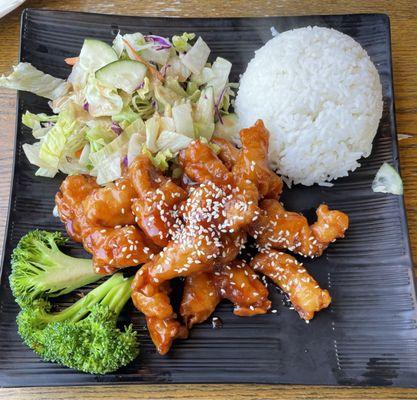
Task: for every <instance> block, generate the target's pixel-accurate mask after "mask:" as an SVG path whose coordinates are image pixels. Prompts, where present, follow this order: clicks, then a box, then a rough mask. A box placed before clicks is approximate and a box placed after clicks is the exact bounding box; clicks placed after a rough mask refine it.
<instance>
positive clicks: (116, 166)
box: [90, 131, 131, 185]
mask: <svg viewBox="0 0 417 400" xmlns="http://www.w3.org/2000/svg"><path fill="white" fill-rule="evenodd" d="M130 137H131V135H129V134H128V133H126V131H124V132H123V133H122V134H121V135H119V136H117V138H116V139H114V140H113V141H111V142H110V143H109V144H107V145H106V146H104V147H103V148H101V149H100V150H99V151H97V152H94V153H91V154H90V161H91V164H92V165H93V167H94V168H93V170H92V173H93V174H95V175H97V183H98V184H99V185H104V184H105V183H108V182H112V181H114V180H116V179H118V178H120V176H121V174H122V169H121V163H122V159H123V157H125V156H126V154H127V150H128V145H129V140H130Z"/></svg>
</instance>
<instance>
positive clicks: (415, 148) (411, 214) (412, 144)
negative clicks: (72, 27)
mask: <svg viewBox="0 0 417 400" xmlns="http://www.w3.org/2000/svg"><path fill="white" fill-rule="evenodd" d="M25 6H26V7H31V8H48V9H57V10H73V11H86V12H101V13H107V14H130V15H144V16H146V15H149V16H168V17H179V16H180V17H229V16H230V17H237V16H275V15H308V14H345V13H386V14H388V15H389V16H390V19H391V34H392V53H393V68H394V88H395V101H396V115H397V129H398V133H399V134H407V135H411V136H412V137H411V138H407V139H404V140H401V141H400V162H401V173H402V177H403V180H404V186H405V202H406V207H407V216H408V223H409V229H410V238H411V244H412V249H413V253H414V260H413V261H414V265H415V266H416V265H417V157H416V156H417V68H416V62H417V14H416V13H415V2H414V1H413V0H411V1H410V0H395V1H392V0H371V1H368V2H360V1H357V0H344V1H341V0H275V1H274V0H272V1H268V0H245V1H238V0H211V1H207V0H173V1H172V0H171V1H162V0H156V1H139V0H138V1H130V0H115V1H102V0H72V1H62V0H44V1H42V0H33V1H30V0H29V1H27V2H26V3H25ZM23 8H24V6H22V7H20V8H18V9H17V10H15V11H14V12H12V13H11V14H9V15H8V16H6V17H4V18H3V19H1V20H0V43H1V46H0V73H5V72H7V71H8V70H9V69H10V66H11V65H12V64H14V63H15V62H16V61H17V55H18V45H19V20H20V14H21V12H22V10H23ZM15 104H16V94H15V93H13V92H9V91H6V90H3V89H0V126H1V133H0V138H1V139H0V145H1V147H0V244H1V243H2V241H3V236H4V229H5V224H6V219H7V209H8V201H9V191H10V177H11V167H12V159H13V138H14V134H15V128H14V127H15V125H14V124H15ZM1 247H2V246H0V251H1ZM0 256H1V254H0ZM113 398H118V399H121V400H122V399H133V398H141V399H168V398H171V399H179V398H189V399H223V398H233V399H246V400H247V399H259V398H262V399H277V398H280V399H281V398H282V399H284V398H285V399H299V398H302V399H325V398H331V399H350V398H352V399H415V398H417V390H414V389H401V388H356V387H355V388H340V387H337V388H332V387H317V386H315V387H312V386H272V385H142V386H134V385H129V386H102V387H65V388H63V387H58V388H24V389H0V400H1V399H8V400H11V399H60V400H62V399H113Z"/></svg>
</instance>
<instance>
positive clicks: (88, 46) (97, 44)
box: [80, 39, 118, 72]
mask: <svg viewBox="0 0 417 400" xmlns="http://www.w3.org/2000/svg"><path fill="white" fill-rule="evenodd" d="M116 60H118V57H117V54H116V52H115V51H114V50H113V48H112V47H111V46H110V45H108V44H107V43H104V42H102V41H101V40H97V39H85V40H84V44H83V47H82V49H81V52H80V65H81V66H82V67H83V68H84V69H85V70H86V71H88V72H95V71H97V70H98V69H100V68H102V67H104V66H105V65H107V64H109V63H111V62H113V61H116Z"/></svg>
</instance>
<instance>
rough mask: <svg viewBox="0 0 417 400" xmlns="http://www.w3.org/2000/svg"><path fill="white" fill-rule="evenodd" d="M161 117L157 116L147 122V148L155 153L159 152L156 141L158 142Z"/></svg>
mask: <svg viewBox="0 0 417 400" xmlns="http://www.w3.org/2000/svg"><path fill="white" fill-rule="evenodd" d="M160 119H161V117H160V116H159V115H158V114H155V115H154V116H153V117H152V118H150V119H148V120H147V121H146V122H145V130H146V148H147V149H148V150H150V151H151V152H153V153H156V152H157V151H158V148H157V147H156V141H157V140H158V135H159V128H160Z"/></svg>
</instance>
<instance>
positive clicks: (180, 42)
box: [172, 32, 195, 53]
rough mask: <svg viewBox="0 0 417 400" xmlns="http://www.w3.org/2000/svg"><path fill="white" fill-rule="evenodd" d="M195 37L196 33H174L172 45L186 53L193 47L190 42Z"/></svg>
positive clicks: (180, 51)
mask: <svg viewBox="0 0 417 400" xmlns="http://www.w3.org/2000/svg"><path fill="white" fill-rule="evenodd" d="M194 38H195V33H187V32H184V33H183V34H182V35H174V36H173V37H172V45H173V46H174V48H175V50H177V51H178V52H179V53H185V52H186V51H188V50H189V49H190V48H191V45H190V44H189V43H188V42H189V41H190V40H193V39H194Z"/></svg>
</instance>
